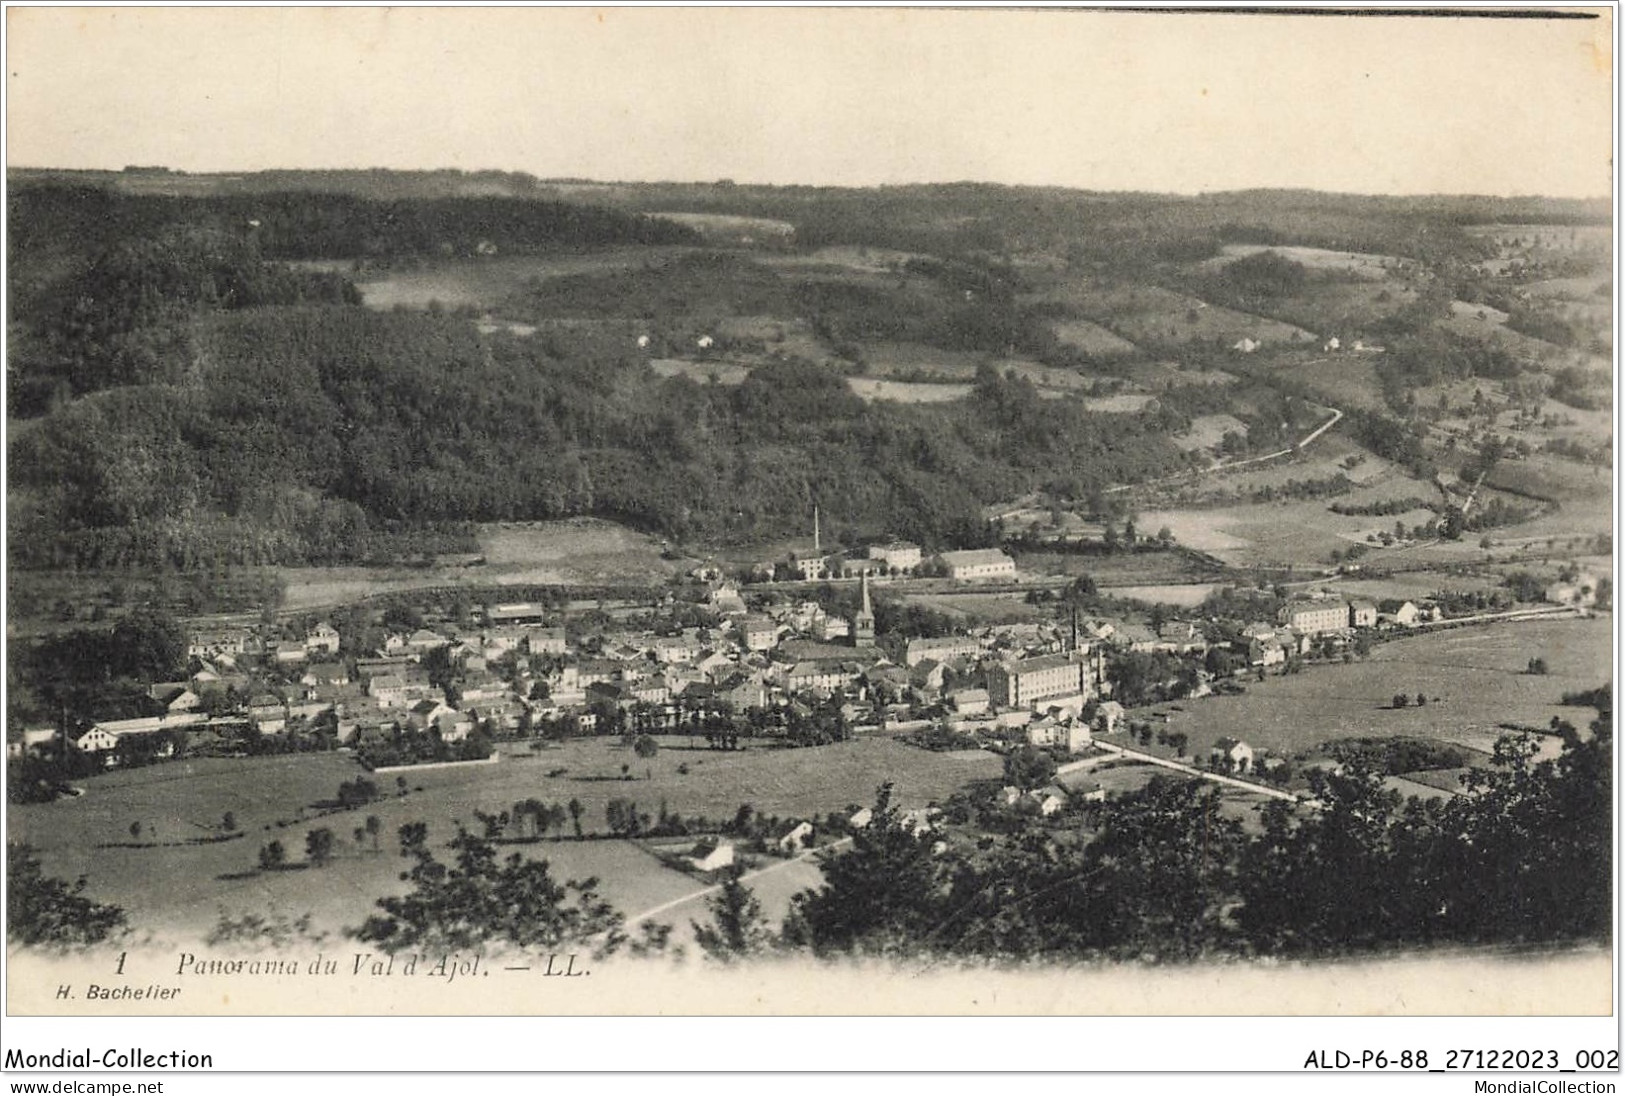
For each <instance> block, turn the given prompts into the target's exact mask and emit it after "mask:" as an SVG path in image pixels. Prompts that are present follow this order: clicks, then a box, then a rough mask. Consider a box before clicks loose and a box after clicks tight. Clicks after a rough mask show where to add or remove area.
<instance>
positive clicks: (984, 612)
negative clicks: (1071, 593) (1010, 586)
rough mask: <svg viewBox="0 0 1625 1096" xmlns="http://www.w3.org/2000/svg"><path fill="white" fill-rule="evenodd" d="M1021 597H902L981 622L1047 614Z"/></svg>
mask: <svg viewBox="0 0 1625 1096" xmlns="http://www.w3.org/2000/svg"><path fill="white" fill-rule="evenodd" d="M1023 598H1024V595H1022V594H909V595H908V596H906V597H905V598H904V599H903V600H904V601H905V602H907V603H908V604H910V605H920V606H923V607H924V608H927V609H934V610H935V611H937V612H939V613H948V614H949V615H951V616H959V617H964V618H966V619H967V620H974V621H977V622H980V623H984V624H1010V623H1020V622H1022V621H1028V620H1041V619H1043V618H1044V617H1045V616H1046V615H1047V614H1045V613H1044V612H1042V611H1040V610H1039V609H1037V608H1035V607H1034V606H1031V605H1028V604H1027V603H1026V601H1025V600H1023Z"/></svg>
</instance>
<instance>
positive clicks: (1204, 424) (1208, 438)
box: [1170, 414, 1247, 452]
mask: <svg viewBox="0 0 1625 1096" xmlns="http://www.w3.org/2000/svg"><path fill="white" fill-rule="evenodd" d="M1232 431H1234V432H1235V433H1237V434H1240V435H1241V436H1242V437H1246V436H1247V424H1246V423H1244V422H1242V421H1241V420H1240V419H1238V418H1236V417H1235V416H1234V415H1224V414H1220V415H1198V416H1197V417H1196V418H1194V419H1192V420H1191V427H1190V429H1189V430H1187V431H1185V432H1184V433H1183V434H1175V435H1174V436H1173V438H1171V439H1170V440H1171V441H1173V443H1174V444H1175V445H1177V446H1179V447H1180V448H1181V449H1183V450H1185V451H1186V452H1191V451H1192V450H1196V449H1211V448H1212V447H1213V446H1215V445H1218V444H1219V442H1220V441H1222V440H1223V439H1224V436H1225V435H1226V434H1228V433H1230V432H1232Z"/></svg>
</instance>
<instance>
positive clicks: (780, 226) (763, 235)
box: [649, 212, 796, 244]
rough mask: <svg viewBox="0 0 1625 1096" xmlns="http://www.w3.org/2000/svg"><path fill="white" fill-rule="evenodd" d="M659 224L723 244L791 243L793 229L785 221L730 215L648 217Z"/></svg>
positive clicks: (700, 214) (793, 227)
mask: <svg viewBox="0 0 1625 1096" xmlns="http://www.w3.org/2000/svg"><path fill="white" fill-rule="evenodd" d="M649 216H651V217H658V218H659V219H660V220H663V221H673V222H675V223H677V224H680V225H682V226H683V227H684V228H691V229H693V230H694V231H695V232H698V233H699V234H700V235H702V236H704V237H705V238H706V239H708V240H716V241H720V242H727V243H742V244H748V243H770V242H773V243H778V242H784V241H787V240H789V239H791V238H792V237H793V236H795V234H796V226H795V225H793V224H791V223H790V222H789V221H775V220H771V219H769V218H766V217H741V216H738V215H735V214H731V213H664V212H661V213H650V214H649Z"/></svg>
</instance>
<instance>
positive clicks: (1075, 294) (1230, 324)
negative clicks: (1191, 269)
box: [1039, 278, 1315, 347]
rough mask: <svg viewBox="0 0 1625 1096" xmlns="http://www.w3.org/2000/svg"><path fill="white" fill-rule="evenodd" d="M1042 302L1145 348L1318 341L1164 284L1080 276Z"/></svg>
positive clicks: (1046, 295)
mask: <svg viewBox="0 0 1625 1096" xmlns="http://www.w3.org/2000/svg"><path fill="white" fill-rule="evenodd" d="M1039 299H1040V300H1042V301H1044V302H1046V303H1054V304H1061V305H1065V306H1066V307H1067V308H1068V309H1070V310H1071V311H1072V312H1074V313H1075V314H1076V316H1077V317H1079V318H1082V319H1086V320H1090V321H1092V322H1094V323H1098V324H1101V325H1104V326H1106V327H1108V328H1109V329H1110V330H1111V331H1112V333H1113V334H1116V335H1117V336H1118V337H1119V338H1122V339H1124V340H1125V341H1127V342H1129V343H1131V344H1133V345H1135V346H1141V347H1155V346H1182V345H1184V344H1186V343H1189V342H1192V341H1195V340H1207V339H1219V340H1223V341H1225V342H1234V341H1237V340H1239V339H1242V338H1244V337H1246V338H1253V339H1257V340H1261V341H1263V342H1265V343H1268V344H1272V345H1292V344H1294V343H1313V342H1314V341H1315V339H1314V336H1313V335H1311V334H1310V333H1309V332H1307V331H1304V330H1303V329H1302V328H1299V327H1295V326H1293V325H1292V324H1288V323H1282V322H1281V321H1279V320H1272V319H1268V318H1266V317H1263V316H1254V315H1250V314H1248V313H1246V312H1238V311H1235V310H1234V309H1229V308H1224V307H1221V306H1219V305H1210V304H1208V303H1207V302H1206V301H1203V300H1200V299H1199V298H1196V297H1192V296H1189V295H1188V294H1184V293H1176V292H1174V291H1173V290H1169V289H1163V288H1161V287H1160V286H1149V285H1127V284H1117V283H1112V284H1107V283H1103V282H1096V281H1092V280H1090V279H1087V278H1078V279H1072V280H1070V281H1067V282H1063V283H1061V284H1059V285H1057V286H1055V287H1053V288H1051V289H1049V290H1047V291H1046V292H1045V293H1044V294H1042V295H1041V296H1040V297H1039Z"/></svg>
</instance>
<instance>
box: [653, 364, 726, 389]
mask: <svg viewBox="0 0 1625 1096" xmlns="http://www.w3.org/2000/svg"><path fill="white" fill-rule="evenodd" d="M649 368H650V369H653V370H654V371H655V372H656V373H658V374H659V375H660V376H662V377H687V378H688V379H689V380H691V381H694V382H695V383H696V384H728V385H733V384H744V383H745V378H746V377H748V376H750V370H749V369H746V368H745V367H744V366H742V365H736V364H734V363H733V362H717V361H706V362H690V361H683V360H681V359H679V358H652V359H650V361H649Z"/></svg>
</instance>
